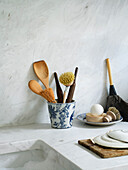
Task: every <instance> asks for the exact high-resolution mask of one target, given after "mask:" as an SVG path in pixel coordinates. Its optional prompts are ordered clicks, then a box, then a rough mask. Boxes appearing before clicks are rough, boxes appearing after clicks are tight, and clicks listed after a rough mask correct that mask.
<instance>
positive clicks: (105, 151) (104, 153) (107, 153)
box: [78, 139, 128, 158]
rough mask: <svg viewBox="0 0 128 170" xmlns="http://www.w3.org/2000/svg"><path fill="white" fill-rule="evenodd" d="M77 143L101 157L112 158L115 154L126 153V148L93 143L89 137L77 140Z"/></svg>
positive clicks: (127, 150) (127, 151) (121, 154)
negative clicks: (114, 147)
mask: <svg viewBox="0 0 128 170" xmlns="http://www.w3.org/2000/svg"><path fill="white" fill-rule="evenodd" d="M78 143H79V144H80V145H82V146H84V147H86V148H88V149H89V150H91V151H93V152H94V153H96V154H97V155H99V156H100V157H101V158H112V157H117V156H124V155H128V149H113V148H112V149H111V148H106V147H102V146H99V145H97V144H93V143H92V141H91V140H90V139H85V140H79V141H78Z"/></svg>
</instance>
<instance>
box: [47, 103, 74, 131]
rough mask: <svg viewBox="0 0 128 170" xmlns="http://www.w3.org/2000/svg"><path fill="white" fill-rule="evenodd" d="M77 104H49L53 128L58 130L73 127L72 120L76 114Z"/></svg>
mask: <svg viewBox="0 0 128 170" xmlns="http://www.w3.org/2000/svg"><path fill="white" fill-rule="evenodd" d="M75 104H76V102H75V101H73V102H71V103H49V102H48V110H49V114H50V120H51V126H52V127H53V128H58V129H66V128H70V127H72V120H73V116H74V113H75Z"/></svg>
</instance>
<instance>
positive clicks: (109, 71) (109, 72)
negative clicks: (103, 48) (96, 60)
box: [106, 58, 113, 85]
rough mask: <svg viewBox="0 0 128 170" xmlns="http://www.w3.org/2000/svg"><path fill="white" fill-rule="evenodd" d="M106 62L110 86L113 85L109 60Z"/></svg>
mask: <svg viewBox="0 0 128 170" xmlns="http://www.w3.org/2000/svg"><path fill="white" fill-rule="evenodd" d="M106 62H107V68H108V75H109V82H110V85H113V82H112V74H111V68H110V61H109V58H107V59H106Z"/></svg>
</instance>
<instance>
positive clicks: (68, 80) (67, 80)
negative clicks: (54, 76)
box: [59, 72, 75, 86]
mask: <svg viewBox="0 0 128 170" xmlns="http://www.w3.org/2000/svg"><path fill="white" fill-rule="evenodd" d="M74 78H75V77H74V74H73V73H72V72H66V73H63V74H61V76H60V78H59V80H60V82H61V83H62V84H63V85H65V86H70V85H72V83H73V81H74Z"/></svg>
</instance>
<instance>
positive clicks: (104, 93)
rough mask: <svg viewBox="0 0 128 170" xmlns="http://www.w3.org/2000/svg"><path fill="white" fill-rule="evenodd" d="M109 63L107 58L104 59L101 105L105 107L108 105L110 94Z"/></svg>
mask: <svg viewBox="0 0 128 170" xmlns="http://www.w3.org/2000/svg"><path fill="white" fill-rule="evenodd" d="M107 79H108V77H107V65H106V59H105V60H104V63H103V89H102V91H101V94H102V95H101V98H100V101H101V105H102V106H103V107H104V108H105V107H106V102H107V96H108V85H107Z"/></svg>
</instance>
